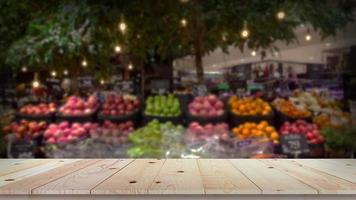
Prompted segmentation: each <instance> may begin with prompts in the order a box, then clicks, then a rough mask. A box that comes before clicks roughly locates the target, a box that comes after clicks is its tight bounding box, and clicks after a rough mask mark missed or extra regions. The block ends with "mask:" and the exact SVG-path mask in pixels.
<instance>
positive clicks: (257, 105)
mask: <svg viewBox="0 0 356 200" xmlns="http://www.w3.org/2000/svg"><path fill="white" fill-rule="evenodd" d="M228 105H229V122H230V124H231V125H232V126H237V125H240V124H243V123H245V122H255V123H259V122H261V121H266V122H268V123H269V124H271V125H274V117H275V116H274V112H273V110H272V106H271V105H270V104H269V103H267V102H265V101H263V100H262V99H260V98H251V97H247V98H241V99H240V98H238V97H236V96H232V97H230V98H229V100H228Z"/></svg>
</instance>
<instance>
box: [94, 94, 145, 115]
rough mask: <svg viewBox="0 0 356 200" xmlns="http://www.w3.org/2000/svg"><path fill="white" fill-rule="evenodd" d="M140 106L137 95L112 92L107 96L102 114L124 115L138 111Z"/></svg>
mask: <svg viewBox="0 0 356 200" xmlns="http://www.w3.org/2000/svg"><path fill="white" fill-rule="evenodd" d="M139 107H140V100H139V99H138V98H137V96H133V95H123V96H121V95H114V94H110V95H108V96H107V97H106V100H105V103H104V105H103V107H102V111H101V112H100V114H101V115H104V116H123V115H128V114H131V113H133V112H134V111H137V110H138V109H139Z"/></svg>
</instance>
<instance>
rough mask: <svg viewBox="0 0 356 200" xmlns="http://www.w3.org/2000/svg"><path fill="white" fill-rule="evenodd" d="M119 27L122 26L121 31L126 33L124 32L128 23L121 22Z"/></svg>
mask: <svg viewBox="0 0 356 200" xmlns="http://www.w3.org/2000/svg"><path fill="white" fill-rule="evenodd" d="M119 28H120V31H121V32H122V33H124V32H125V31H126V24H125V22H120V25H119Z"/></svg>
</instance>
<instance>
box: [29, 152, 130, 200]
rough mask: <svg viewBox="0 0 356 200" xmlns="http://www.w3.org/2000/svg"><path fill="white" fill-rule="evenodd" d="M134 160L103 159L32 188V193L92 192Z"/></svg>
mask: <svg viewBox="0 0 356 200" xmlns="http://www.w3.org/2000/svg"><path fill="white" fill-rule="evenodd" d="M130 162H132V160H130V159H127V160H118V159H102V160H100V161H99V162H95V163H93V164H92V165H90V166H88V167H85V168H83V169H80V170H78V171H76V172H74V173H71V174H69V175H66V176H63V177H61V178H59V179H57V180H55V181H52V182H50V183H48V184H45V185H43V186H41V187H38V188H36V189H34V190H32V194H90V190H91V189H92V188H94V187H95V186H97V185H98V184H100V183H101V182H102V181H104V180H105V179H107V178H109V177H110V176H112V175H113V174H115V173H116V172H118V171H120V170H121V169H122V168H124V167H125V166H126V165H128V164H129V163H130Z"/></svg>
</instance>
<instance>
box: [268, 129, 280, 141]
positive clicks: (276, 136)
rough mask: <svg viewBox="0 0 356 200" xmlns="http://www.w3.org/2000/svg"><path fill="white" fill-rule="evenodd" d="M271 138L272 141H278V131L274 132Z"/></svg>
mask: <svg viewBox="0 0 356 200" xmlns="http://www.w3.org/2000/svg"><path fill="white" fill-rule="evenodd" d="M270 138H271V139H272V140H278V138H279V135H278V133H277V132H276V131H274V132H272V133H271V136H270Z"/></svg>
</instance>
